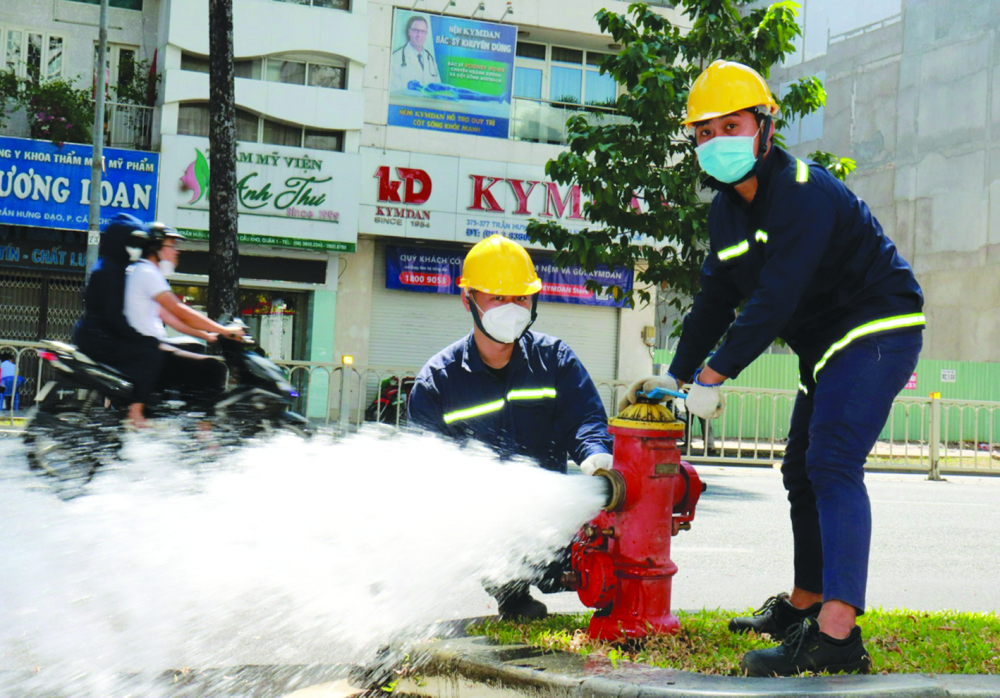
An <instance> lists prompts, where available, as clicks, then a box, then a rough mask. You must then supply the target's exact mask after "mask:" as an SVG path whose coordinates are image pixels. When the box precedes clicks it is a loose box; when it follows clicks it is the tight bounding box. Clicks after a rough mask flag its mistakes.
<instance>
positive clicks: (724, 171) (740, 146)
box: [694, 135, 757, 184]
mask: <svg viewBox="0 0 1000 698" xmlns="http://www.w3.org/2000/svg"><path fill="white" fill-rule="evenodd" d="M756 138H757V136H756V135H754V136H716V137H715V138H713V139H712V140H710V141H708V142H706V143H702V144H701V145H699V146H698V147H697V148H695V149H694V152H695V153H697V155H698V164H699V165H701V169H703V170H705V173H706V174H707V175H708V176H709V177H711V178H713V179H716V180H718V181H720V182H724V183H725V184H732V183H733V182H738V181H740V180H741V179H743V177H745V176H746V174H747V173H748V172H749V171H750V170H751V169H752V168H753V165H754V163H755V162H757V156H756V155H754V154H753V143H754V141H755V140H756Z"/></svg>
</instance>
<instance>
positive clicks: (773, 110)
mask: <svg viewBox="0 0 1000 698" xmlns="http://www.w3.org/2000/svg"><path fill="white" fill-rule="evenodd" d="M754 107H764V109H765V111H767V112H768V114H770V115H771V116H773V115H775V114H777V113H778V103H777V102H775V101H774V97H773V96H772V95H771V90H769V89H768V87H767V83H766V82H765V81H764V78H762V77H761V76H760V73H758V72H757V71H756V70H754V69H753V68H751V67H749V66H746V65H743V64H742V63H734V62H731V61H721V60H720V61H715V62H714V63H712V65H710V66H708V68H706V69H705V71H704V72H703V73H702V74H701V75H699V76H698V79H697V80H695V81H694V85H692V86H691V92H690V93H689V94H688V104H687V116H686V117H684V125H685V126H687V127H691V126H692V125H693V124H696V123H698V122H699V121H708V120H709V119H714V118H716V117H718V116H723V115H725V114H732V113H733V112H738V111H740V110H743V109H753V108H754Z"/></svg>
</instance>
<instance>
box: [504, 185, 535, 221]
mask: <svg viewBox="0 0 1000 698" xmlns="http://www.w3.org/2000/svg"><path fill="white" fill-rule="evenodd" d="M507 183H508V184H509V185H510V188H511V189H512V190H513V191H514V196H516V197H517V208H516V209H515V210H514V213H515V214H516V215H520V216H530V215H531V212H530V211H528V197H529V196H531V192H533V191H534V190H535V187H536V186H537V185H538V182H533V181H530V180H529V181H528V184H530V185H531V186H530V187H528V191H527V192H525V191H524V180H523V179H508V180H507Z"/></svg>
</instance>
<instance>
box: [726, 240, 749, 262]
mask: <svg viewBox="0 0 1000 698" xmlns="http://www.w3.org/2000/svg"><path fill="white" fill-rule="evenodd" d="M749 249H750V241H749V240H744V241H743V242H741V243H740V244H738V245H733V246H732V247H727V248H726V249H724V250H719V261H720V262H725V261H726V260H727V259H732V258H733V257H739V256H740V255H741V254H743V253H744V252H746V251H747V250H749Z"/></svg>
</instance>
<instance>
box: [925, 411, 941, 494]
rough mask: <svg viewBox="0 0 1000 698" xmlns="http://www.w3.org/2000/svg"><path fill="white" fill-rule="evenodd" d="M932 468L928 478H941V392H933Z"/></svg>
mask: <svg viewBox="0 0 1000 698" xmlns="http://www.w3.org/2000/svg"><path fill="white" fill-rule="evenodd" d="M930 447H931V454H930V455H931V468H930V472H929V473H928V474H927V479H928V480H941V479H942V478H941V393H931V424H930Z"/></svg>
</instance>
